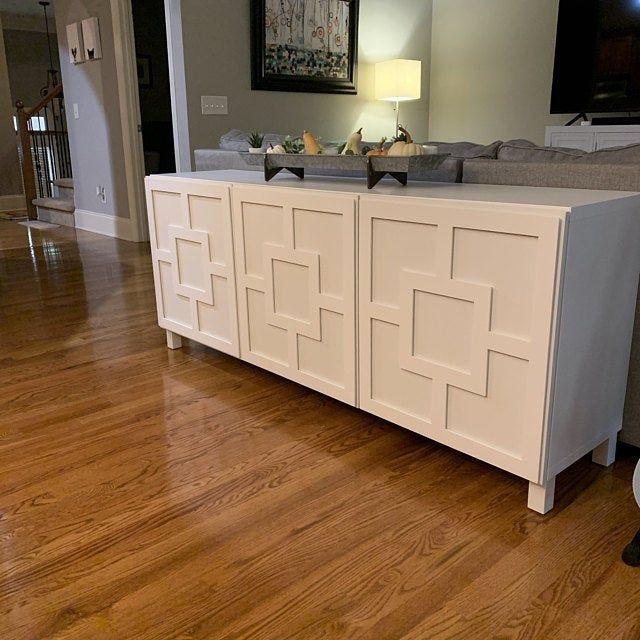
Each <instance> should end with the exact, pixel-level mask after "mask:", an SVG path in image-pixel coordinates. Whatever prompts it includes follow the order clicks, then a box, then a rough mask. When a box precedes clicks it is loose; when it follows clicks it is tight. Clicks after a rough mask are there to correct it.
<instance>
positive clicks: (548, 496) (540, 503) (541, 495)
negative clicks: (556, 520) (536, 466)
mask: <svg viewBox="0 0 640 640" xmlns="http://www.w3.org/2000/svg"><path fill="white" fill-rule="evenodd" d="M555 490H556V479H555V478H552V479H551V480H547V481H546V482H545V483H544V484H536V483H535V482H530V483H529V502H528V506H529V509H532V510H533V511H537V512H538V513H542V514H545V513H548V512H549V511H551V509H553V498H554V494H555Z"/></svg>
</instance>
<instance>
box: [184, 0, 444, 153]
mask: <svg viewBox="0 0 640 640" xmlns="http://www.w3.org/2000/svg"><path fill="white" fill-rule="evenodd" d="M182 24H183V33H184V47H185V70H186V81H187V100H188V107H189V128H190V137H191V148H192V149H194V148H196V149H197V148H201V147H217V146H218V141H219V138H220V135H221V134H222V133H224V132H225V131H228V130H229V129H232V128H239V129H245V130H255V129H258V130H261V131H270V132H275V133H292V134H296V135H299V134H301V133H302V130H303V129H308V130H311V131H313V132H314V133H315V134H316V135H318V136H321V137H322V138H323V139H324V140H340V139H345V138H346V137H347V135H349V134H350V133H351V132H352V131H353V130H355V129H357V128H359V127H364V132H363V133H364V136H365V139H367V140H376V139H379V138H380V137H381V136H382V135H387V136H390V135H393V132H394V127H395V119H394V118H395V116H394V112H393V109H392V107H391V106H390V104H389V103H385V102H376V101H375V100H374V98H373V63H375V62H377V61H380V60H387V59H390V58H398V57H402V58H413V59H420V60H423V61H425V64H424V65H423V97H422V100H420V101H418V102H413V103H408V104H406V105H404V106H403V115H402V120H403V122H404V123H405V124H406V125H407V126H408V127H409V128H410V130H411V131H412V133H413V135H414V136H415V137H416V138H417V139H423V138H426V136H427V133H428V107H427V105H428V91H429V64H428V59H429V57H428V56H429V48H430V35H431V0H400V1H397V0H396V1H393V2H390V1H389V0H361V2H360V23H359V24H360V29H359V31H360V34H359V65H358V95H356V96H344V95H338V96H337V95H328V94H308V93H307V94H303V93H284V92H270V91H251V73H250V68H251V67H250V54H249V49H250V38H249V2H248V0H243V1H242V2H239V1H238V0H216V2H215V6H214V3H212V2H210V0H182ZM201 95H226V96H228V97H229V115H228V116H203V115H202V114H201V109H200V96H201Z"/></svg>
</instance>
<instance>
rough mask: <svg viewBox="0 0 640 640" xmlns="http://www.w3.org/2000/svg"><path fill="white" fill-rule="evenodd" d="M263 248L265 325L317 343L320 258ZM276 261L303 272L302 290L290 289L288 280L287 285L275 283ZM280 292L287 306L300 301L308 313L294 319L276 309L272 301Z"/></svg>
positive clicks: (302, 252)
mask: <svg viewBox="0 0 640 640" xmlns="http://www.w3.org/2000/svg"><path fill="white" fill-rule="evenodd" d="M263 249H264V263H265V264H264V273H265V275H266V279H265V294H266V295H265V302H266V305H267V309H266V318H267V322H268V323H269V324H272V325H274V326H276V327H280V328H281V329H287V330H288V331H295V332H296V333H297V334H299V335H301V336H307V338H313V339H314V340H320V337H321V336H320V301H319V299H318V296H319V295H320V256H319V255H318V254H313V253H307V252H304V251H297V250H292V249H289V248H287V247H280V246H276V245H273V244H267V243H265V244H264V245H263ZM277 262H280V263H283V264H287V265H292V266H294V267H302V268H303V269H306V270H307V277H306V278H305V280H306V283H305V284H306V287H305V288H304V289H303V290H302V291H294V290H292V289H293V288H294V287H295V285H296V283H295V282H294V281H293V279H291V278H290V279H289V282H277V278H278V276H277V274H276V270H275V263H277ZM282 292H286V298H285V299H289V300H291V302H290V303H289V304H292V303H293V301H295V300H299V299H300V298H302V299H303V302H306V305H305V306H306V308H307V310H308V313H307V318H306V319H305V318H302V317H299V316H300V315H302V314H298V315H297V316H296V315H294V313H286V312H285V311H283V310H282V309H279V308H278V305H277V302H276V300H277V297H278V295H281V294H282ZM304 298H306V300H304Z"/></svg>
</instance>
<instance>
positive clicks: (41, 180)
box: [16, 84, 75, 227]
mask: <svg viewBox="0 0 640 640" xmlns="http://www.w3.org/2000/svg"><path fill="white" fill-rule="evenodd" d="M43 94H44V95H43V98H42V100H41V101H40V102H39V103H38V104H37V105H36V106H35V107H34V108H33V109H27V108H25V106H24V103H23V102H22V101H18V102H17V103H16V118H17V122H18V133H19V148H18V150H19V156H20V168H21V170H22V181H23V185H24V194H25V197H26V201H27V215H28V217H29V220H42V221H43V222H50V223H53V224H61V225H65V226H68V227H74V226H75V218H74V211H75V205H74V201H73V180H72V179H71V153H70V151H69V138H68V135H67V119H66V113H65V107H64V94H63V90H62V85H61V84H59V85H55V86H54V87H49V88H47V89H46V90H44V91H43Z"/></svg>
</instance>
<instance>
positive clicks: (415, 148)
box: [387, 127, 424, 156]
mask: <svg viewBox="0 0 640 640" xmlns="http://www.w3.org/2000/svg"><path fill="white" fill-rule="evenodd" d="M400 131H402V133H404V135H405V137H406V138H407V141H406V142H403V141H401V140H399V141H398V142H394V143H393V144H392V145H391V148H390V149H389V151H388V153H387V155H389V156H423V155H424V149H423V148H422V146H421V145H419V144H416V143H415V142H414V141H413V139H412V138H411V134H410V133H409V132H408V131H407V130H406V129H405V128H404V127H400Z"/></svg>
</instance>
